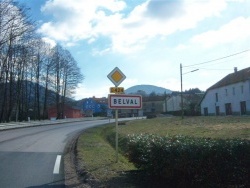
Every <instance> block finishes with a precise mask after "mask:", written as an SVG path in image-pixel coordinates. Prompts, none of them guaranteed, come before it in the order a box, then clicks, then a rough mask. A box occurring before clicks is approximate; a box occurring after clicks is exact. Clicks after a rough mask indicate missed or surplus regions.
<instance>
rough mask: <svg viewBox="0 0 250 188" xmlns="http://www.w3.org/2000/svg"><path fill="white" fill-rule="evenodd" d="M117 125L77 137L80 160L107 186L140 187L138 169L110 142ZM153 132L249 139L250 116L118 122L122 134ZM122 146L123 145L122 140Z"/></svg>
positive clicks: (120, 134) (97, 129) (99, 128)
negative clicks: (108, 139) (137, 180)
mask: <svg viewBox="0 0 250 188" xmlns="http://www.w3.org/2000/svg"><path fill="white" fill-rule="evenodd" d="M114 132H115V125H114V124H110V125H106V126H103V127H98V128H94V129H90V130H88V131H86V132H85V133H84V134H83V135H82V136H81V137H80V138H79V140H78V147H77V150H78V159H79V160H80V161H81V163H82V164H84V168H85V170H86V171H87V172H89V173H90V174H92V175H93V176H94V177H95V178H97V179H99V180H100V182H102V183H103V185H104V186H108V187H117V185H119V187H139V185H136V184H135V183H134V178H135V177H136V176H137V175H138V174H137V171H136V168H135V167H134V165H133V164H132V163H130V162H129V161H128V160H127V159H126V157H125V156H123V155H122V154H119V162H118V163H116V162H115V150H114V148H113V147H112V146H111V145H110V143H109V142H108V141H107V137H108V135H109V136H110V135H114ZM141 133H150V134H158V135H162V136H164V135H170V136H171V135H188V136H194V137H210V138H221V139H228V138H242V139H248V140H250V117H247V116H246V117H234V116H231V117H185V118H184V119H183V120H182V119H181V118H180V117H161V118H155V119H143V120H135V121H129V122H124V123H123V125H119V137H120V138H123V137H126V136H127V135H131V134H141ZM119 144H120V145H119V147H120V148H121V147H123V145H122V143H119Z"/></svg>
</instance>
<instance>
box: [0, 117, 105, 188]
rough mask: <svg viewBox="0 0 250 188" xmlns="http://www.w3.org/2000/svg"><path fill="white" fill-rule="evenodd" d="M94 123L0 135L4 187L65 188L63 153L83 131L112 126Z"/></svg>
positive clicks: (0, 180) (0, 181)
mask: <svg viewBox="0 0 250 188" xmlns="http://www.w3.org/2000/svg"><path fill="white" fill-rule="evenodd" d="M108 122H109V120H94V121H83V122H74V123H65V124H58V125H48V126H38V127H30V128H24V129H14V130H7V131H2V132H0V187H1V188H15V187H17V188H22V187H29V188H32V187H36V188H39V187H52V188H59V187H65V186H64V169H63V162H62V161H63V151H64V148H65V145H66V143H67V142H68V141H69V140H70V139H71V138H73V136H74V135H75V134H77V133H78V132H79V131H81V130H84V129H88V128H90V127H94V126H97V125H102V124H106V123H108Z"/></svg>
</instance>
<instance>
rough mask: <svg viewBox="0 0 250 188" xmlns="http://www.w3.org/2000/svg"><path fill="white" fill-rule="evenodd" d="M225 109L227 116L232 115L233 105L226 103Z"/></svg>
mask: <svg viewBox="0 0 250 188" xmlns="http://www.w3.org/2000/svg"><path fill="white" fill-rule="evenodd" d="M225 109H226V115H232V106H231V103H226V104H225Z"/></svg>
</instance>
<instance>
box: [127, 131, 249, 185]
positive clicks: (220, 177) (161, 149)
mask: <svg viewBox="0 0 250 188" xmlns="http://www.w3.org/2000/svg"><path fill="white" fill-rule="evenodd" d="M127 154H128V157H129V160H130V161H131V162H133V163H134V164H135V166H136V167H137V168H139V169H141V170H144V171H145V172H146V173H147V174H148V175H150V176H152V177H158V178H160V179H161V180H164V181H167V182H169V183H171V184H172V185H174V186H184V187H193V186H203V187H204V186H205V187H218V186H219V187H228V186H240V187H244V186H246V187H247V186H248V185H249V180H248V178H249V169H250V162H249V159H250V142H249V141H248V140H240V139H230V140H229V139H228V140H221V139H209V138H193V137H187V136H172V137H169V136H165V137H161V136H157V135H152V134H140V135H131V136H129V138H128V151H127Z"/></svg>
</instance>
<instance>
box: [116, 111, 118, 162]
mask: <svg viewBox="0 0 250 188" xmlns="http://www.w3.org/2000/svg"><path fill="white" fill-rule="evenodd" d="M115 129H116V131H115V132H116V133H115V150H116V162H118V109H115Z"/></svg>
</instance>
